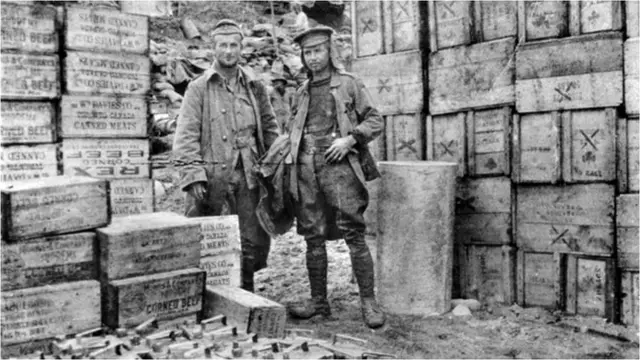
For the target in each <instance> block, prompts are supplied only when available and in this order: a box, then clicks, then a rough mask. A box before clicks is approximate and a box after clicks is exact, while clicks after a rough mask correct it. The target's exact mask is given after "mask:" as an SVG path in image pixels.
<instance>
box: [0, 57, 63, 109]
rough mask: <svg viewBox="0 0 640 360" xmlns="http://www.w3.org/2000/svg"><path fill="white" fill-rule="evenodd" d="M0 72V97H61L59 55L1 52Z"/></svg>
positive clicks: (32, 98) (33, 98)
mask: <svg viewBox="0 0 640 360" xmlns="http://www.w3.org/2000/svg"><path fill="white" fill-rule="evenodd" d="M0 58H1V59H2V60H1V61H0V70H1V71H0V73H2V88H1V89H0V97H2V98H3V99H20V100H37V99H55V98H58V97H59V96H60V64H59V61H58V55H30V54H10V53H2V55H1V56H0Z"/></svg>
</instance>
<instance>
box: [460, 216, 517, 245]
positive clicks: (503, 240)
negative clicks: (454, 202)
mask: <svg viewBox="0 0 640 360" xmlns="http://www.w3.org/2000/svg"><path fill="white" fill-rule="evenodd" d="M511 226H512V221H511V214H509V213H485V214H482V213H481V214H456V219H455V241H456V243H457V244H510V243H512V240H511V239H512V237H511V231H510V230H511Z"/></svg>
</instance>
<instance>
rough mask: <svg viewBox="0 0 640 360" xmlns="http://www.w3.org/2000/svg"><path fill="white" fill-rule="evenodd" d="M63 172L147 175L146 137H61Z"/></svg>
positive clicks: (130, 175) (124, 176)
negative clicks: (63, 138) (62, 139)
mask: <svg viewBox="0 0 640 360" xmlns="http://www.w3.org/2000/svg"><path fill="white" fill-rule="evenodd" d="M62 163H63V173H64V174H65V175H74V176H94V177H100V178H109V179H113V178H148V177H149V172H150V171H149V141H148V140H146V139H65V140H64V141H63V142H62Z"/></svg>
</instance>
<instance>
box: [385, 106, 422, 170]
mask: <svg viewBox="0 0 640 360" xmlns="http://www.w3.org/2000/svg"><path fill="white" fill-rule="evenodd" d="M423 127H424V123H423V121H422V118H421V116H420V114H419V113H418V114H408V115H389V116H387V117H386V124H385V129H386V140H387V144H386V148H387V159H388V160H394V161H402V160H424V136H423V135H422V134H424V128H423Z"/></svg>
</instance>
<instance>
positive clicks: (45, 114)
mask: <svg viewBox="0 0 640 360" xmlns="http://www.w3.org/2000/svg"><path fill="white" fill-rule="evenodd" d="M0 106H1V109H2V110H1V111H0V113H1V114H0V116H1V117H2V123H1V124H0V143H2V145H9V144H37V143H52V142H54V141H55V137H56V133H55V118H56V111H55V109H54V108H53V103H50V102H26V101H2V103H1V105H0Z"/></svg>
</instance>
